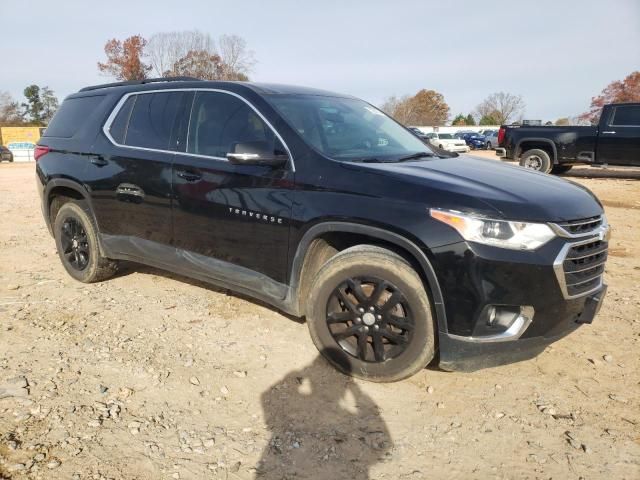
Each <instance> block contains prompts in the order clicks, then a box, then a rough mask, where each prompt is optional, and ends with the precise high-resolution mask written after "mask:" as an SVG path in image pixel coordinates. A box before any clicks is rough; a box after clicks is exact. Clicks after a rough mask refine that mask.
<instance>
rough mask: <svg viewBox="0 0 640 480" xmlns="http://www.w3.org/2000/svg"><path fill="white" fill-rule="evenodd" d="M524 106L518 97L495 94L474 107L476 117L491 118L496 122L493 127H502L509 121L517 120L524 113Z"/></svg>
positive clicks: (520, 97)
mask: <svg viewBox="0 0 640 480" xmlns="http://www.w3.org/2000/svg"><path fill="white" fill-rule="evenodd" d="M524 108H525V104H524V100H522V96H520V95H512V94H511V93H505V92H497V93H492V94H491V95H489V96H488V97H487V98H485V99H484V100H483V101H482V103H480V105H478V106H477V107H476V113H477V115H478V116H479V117H480V118H481V119H482V117H489V116H490V117H492V118H493V119H494V120H496V122H495V123H494V125H503V124H506V123H509V121H511V120H513V119H515V118H519V117H520V116H521V115H522V113H523V112H524Z"/></svg>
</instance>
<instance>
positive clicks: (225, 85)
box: [74, 77, 350, 97]
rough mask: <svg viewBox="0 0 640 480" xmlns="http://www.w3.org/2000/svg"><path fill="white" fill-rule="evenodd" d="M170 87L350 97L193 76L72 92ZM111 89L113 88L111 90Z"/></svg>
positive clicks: (265, 84)
mask: <svg viewBox="0 0 640 480" xmlns="http://www.w3.org/2000/svg"><path fill="white" fill-rule="evenodd" d="M172 88H221V89H228V90H231V91H238V90H241V89H249V90H252V91H254V92H255V93H257V94H259V95H319V96H325V97H350V95H344V94H340V93H335V92H330V91H327V90H320V89H316V88H310V87H301V86H295V85H283V84H275V83H254V82H232V81H214V80H199V79H197V78H193V77H167V78H151V79H146V80H134V81H129V82H116V83H105V84H102V85H93V86H89V87H84V88H82V89H80V90H79V91H78V93H76V94H74V96H76V95H79V96H84V95H82V94H85V95H87V94H88V95H91V94H92V93H93V92H96V91H100V90H105V89H109V90H110V92H113V91H115V90H122V91H127V92H130V91H140V90H142V91H144V90H164V89H172ZM112 89H113V90H112Z"/></svg>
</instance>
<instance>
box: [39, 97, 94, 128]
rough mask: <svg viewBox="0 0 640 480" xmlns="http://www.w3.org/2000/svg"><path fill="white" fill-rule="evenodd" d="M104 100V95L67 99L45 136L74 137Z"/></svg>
mask: <svg viewBox="0 0 640 480" xmlns="http://www.w3.org/2000/svg"><path fill="white" fill-rule="evenodd" d="M104 99H105V96H104V95H94V96H91V97H76V98H68V99H66V100H65V101H64V102H62V105H61V106H60V108H59V109H58V111H57V112H56V114H55V115H54V116H53V118H52V119H51V122H50V123H49V126H48V127H47V129H46V130H45V131H44V135H43V136H45V137H61V138H71V137H73V136H74V135H75V134H76V133H77V132H78V130H80V128H81V127H83V126H84V125H86V123H87V119H88V118H89V117H90V116H91V114H92V113H93V112H94V111H95V110H96V109H97V108H98V106H99V105H100V103H102V101H103V100H104Z"/></svg>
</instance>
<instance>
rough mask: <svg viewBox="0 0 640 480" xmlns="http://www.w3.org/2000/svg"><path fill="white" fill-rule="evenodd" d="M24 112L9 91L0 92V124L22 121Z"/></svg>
mask: <svg viewBox="0 0 640 480" xmlns="http://www.w3.org/2000/svg"><path fill="white" fill-rule="evenodd" d="M23 121H24V112H23V111H22V108H21V107H20V103H18V102H17V101H15V100H14V98H13V97H12V96H11V94H10V93H9V92H0V124H10V123H23Z"/></svg>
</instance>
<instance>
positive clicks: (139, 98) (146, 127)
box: [124, 92, 183, 150]
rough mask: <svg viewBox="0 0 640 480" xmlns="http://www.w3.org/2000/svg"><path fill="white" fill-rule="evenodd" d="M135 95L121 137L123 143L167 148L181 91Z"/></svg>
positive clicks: (181, 94)
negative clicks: (123, 133) (124, 130)
mask: <svg viewBox="0 0 640 480" xmlns="http://www.w3.org/2000/svg"><path fill="white" fill-rule="evenodd" d="M134 96H135V97H136V98H135V104H134V105H133V110H132V112H131V117H130V118H129V126H128V128H127V130H126V133H125V136H124V144H125V145H130V146H132V147H144V148H155V149H158V150H168V149H170V148H169V143H170V140H171V130H172V128H173V124H174V123H175V121H176V117H177V115H178V109H179V107H180V101H181V99H182V97H183V93H182V92H166V93H145V94H140V95H134Z"/></svg>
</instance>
